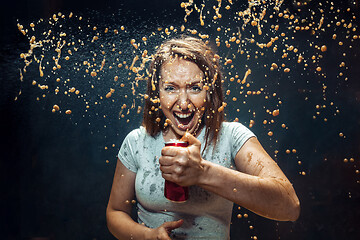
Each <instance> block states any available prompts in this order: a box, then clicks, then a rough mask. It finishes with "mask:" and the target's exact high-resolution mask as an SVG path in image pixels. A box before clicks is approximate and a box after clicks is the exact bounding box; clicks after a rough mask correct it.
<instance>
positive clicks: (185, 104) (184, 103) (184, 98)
mask: <svg viewBox="0 0 360 240" xmlns="http://www.w3.org/2000/svg"><path fill="white" fill-rule="evenodd" d="M178 104H179V107H180V109H181V110H187V109H188V108H189V99H188V95H187V92H186V90H182V91H181V92H180V94H179V99H178Z"/></svg>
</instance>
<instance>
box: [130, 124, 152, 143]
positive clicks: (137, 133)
mask: <svg viewBox="0 0 360 240" xmlns="http://www.w3.org/2000/svg"><path fill="white" fill-rule="evenodd" d="M146 135H147V134H146V130H145V128H144V127H143V126H140V127H138V128H135V129H133V130H131V132H129V133H128V135H127V136H126V138H128V139H129V140H139V139H140V138H142V137H145V136H146Z"/></svg>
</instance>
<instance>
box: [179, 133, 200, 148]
mask: <svg viewBox="0 0 360 240" xmlns="http://www.w3.org/2000/svg"><path fill="white" fill-rule="evenodd" d="M180 141H184V142H188V143H189V145H195V146H201V142H200V141H199V139H197V138H196V137H194V136H193V135H192V134H191V133H189V132H186V133H185V134H184V136H182V138H181V139H180Z"/></svg>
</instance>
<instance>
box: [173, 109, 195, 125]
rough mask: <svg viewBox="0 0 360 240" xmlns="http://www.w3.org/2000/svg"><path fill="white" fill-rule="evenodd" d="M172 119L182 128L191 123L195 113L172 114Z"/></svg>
mask: <svg viewBox="0 0 360 240" xmlns="http://www.w3.org/2000/svg"><path fill="white" fill-rule="evenodd" d="M173 114H174V117H175V119H176V120H177V122H178V123H179V124H181V125H183V126H184V127H185V126H187V125H189V124H190V123H191V120H192V119H193V117H194V115H195V113H194V112H188V113H178V112H174V113H173Z"/></svg>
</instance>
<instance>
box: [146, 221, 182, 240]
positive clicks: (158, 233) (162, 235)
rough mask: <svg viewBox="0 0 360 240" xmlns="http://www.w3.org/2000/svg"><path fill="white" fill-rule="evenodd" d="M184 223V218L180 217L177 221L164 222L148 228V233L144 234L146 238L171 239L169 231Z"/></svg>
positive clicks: (147, 239) (154, 239)
mask: <svg viewBox="0 0 360 240" xmlns="http://www.w3.org/2000/svg"><path fill="white" fill-rule="evenodd" d="M183 223H184V220H182V219H180V220H178V221H172V222H164V223H163V224H162V225H161V226H160V227H158V228H153V229H151V228H149V233H148V234H146V236H145V239H146V240H171V238H170V236H169V235H170V233H171V231H172V230H174V229H176V228H179V227H181V225H182V224H183Z"/></svg>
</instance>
